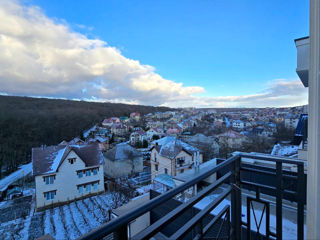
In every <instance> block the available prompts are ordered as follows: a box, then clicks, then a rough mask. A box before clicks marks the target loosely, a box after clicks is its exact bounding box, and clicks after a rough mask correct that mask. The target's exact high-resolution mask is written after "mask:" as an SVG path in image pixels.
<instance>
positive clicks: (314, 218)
mask: <svg viewBox="0 0 320 240" xmlns="http://www.w3.org/2000/svg"><path fill="white" fill-rule="evenodd" d="M319 70H320V0H310V67H309V79H308V80H309V119H308V121H309V122H308V174H307V239H320V227H319V226H320V104H319V103H320V82H319V81H320V78H319Z"/></svg>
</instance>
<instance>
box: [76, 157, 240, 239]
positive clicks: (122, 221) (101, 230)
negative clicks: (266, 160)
mask: <svg viewBox="0 0 320 240" xmlns="http://www.w3.org/2000/svg"><path fill="white" fill-rule="evenodd" d="M238 158H239V155H237V154H236V155H234V156H232V157H230V158H229V159H227V160H226V161H224V162H222V163H220V164H218V165H217V166H215V167H214V168H212V169H209V170H208V171H207V172H204V173H202V174H201V175H199V176H197V177H195V178H193V179H191V180H190V181H188V182H185V183H183V184H181V185H180V186H177V187H175V188H173V189H171V190H170V191H168V192H166V193H164V194H161V195H159V196H158V197H155V198H153V199H151V200H150V201H148V202H147V203H146V204H143V205H141V206H138V207H137V208H135V209H133V210H131V211H129V212H128V213H126V214H124V215H122V216H121V217H119V218H115V219H114V220H111V221H110V222H108V223H105V224H102V225H101V226H99V227H97V228H96V229H94V230H92V231H90V232H89V233H86V234H85V235H83V236H81V237H80V238H79V239H100V238H102V237H104V236H106V235H107V234H109V233H111V232H114V231H116V230H117V229H119V228H120V227H122V226H123V225H127V224H128V223H129V222H131V221H132V220H134V219H136V218H138V217H140V216H141V215H143V214H145V213H146V212H149V211H150V210H151V209H153V208H155V207H157V206H158V205H160V204H162V203H164V202H166V201H167V200H169V199H171V198H173V197H174V196H176V195H177V194H179V193H180V192H182V191H184V190H186V189H188V188H189V187H191V186H193V185H194V184H196V183H198V182H200V181H201V180H203V179H205V178H207V177H209V176H210V175H212V174H214V173H216V172H217V171H219V170H220V169H222V168H224V167H226V166H228V165H229V164H232V163H233V162H234V161H235V160H237V159H238ZM191 171H192V170H191Z"/></svg>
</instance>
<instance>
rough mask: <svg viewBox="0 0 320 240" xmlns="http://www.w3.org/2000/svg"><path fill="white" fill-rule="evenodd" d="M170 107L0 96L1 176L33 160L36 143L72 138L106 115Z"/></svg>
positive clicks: (52, 142) (141, 112) (145, 112)
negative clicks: (32, 153)
mask: <svg viewBox="0 0 320 240" xmlns="http://www.w3.org/2000/svg"><path fill="white" fill-rule="evenodd" d="M167 110H169V108H166V107H152V106H141V105H128V104H120V103H97V102H85V101H71V100H59V99H47V98H31V97H14V96H0V179H1V178H2V177H3V176H4V175H7V174H9V173H11V172H13V171H15V170H16V169H17V167H18V166H19V165H20V164H24V163H27V162H30V161H31V149H32V147H39V146H41V145H43V144H45V145H48V146H49V145H56V144H58V143H60V142H61V141H62V140H67V141H70V140H71V139H73V138H74V137H76V136H80V135H81V134H82V132H83V131H84V130H86V129H88V128H90V127H91V126H93V125H94V124H96V123H100V122H101V121H103V119H104V118H108V117H112V116H118V117H120V116H129V114H130V113H131V112H135V111H137V112H139V113H140V114H142V115H144V114H147V113H150V112H159V111H160V112H161V111H167Z"/></svg>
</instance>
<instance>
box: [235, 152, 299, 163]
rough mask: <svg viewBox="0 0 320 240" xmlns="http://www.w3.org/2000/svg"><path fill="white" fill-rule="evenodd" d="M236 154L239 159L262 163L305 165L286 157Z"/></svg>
mask: <svg viewBox="0 0 320 240" xmlns="http://www.w3.org/2000/svg"><path fill="white" fill-rule="evenodd" d="M236 154H239V155H240V156H241V157H245V158H249V159H257V160H264V161H271V162H282V163H288V164H295V165H304V164H305V162H304V161H302V160H295V159H292V158H286V157H276V156H262V155H253V154H250V153H243V152H236Z"/></svg>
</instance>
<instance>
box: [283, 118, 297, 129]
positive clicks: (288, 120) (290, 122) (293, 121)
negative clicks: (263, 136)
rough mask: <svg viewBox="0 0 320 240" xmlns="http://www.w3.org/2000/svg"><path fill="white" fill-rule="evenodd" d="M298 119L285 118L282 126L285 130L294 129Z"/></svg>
mask: <svg viewBox="0 0 320 240" xmlns="http://www.w3.org/2000/svg"><path fill="white" fill-rule="evenodd" d="M298 122H299V119H298V118H297V119H295V118H286V119H285V120H284V125H285V127H286V128H296V127H297V125H298Z"/></svg>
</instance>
